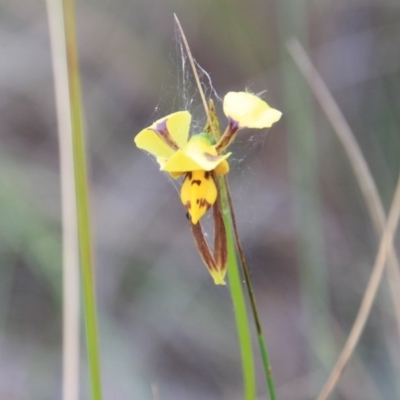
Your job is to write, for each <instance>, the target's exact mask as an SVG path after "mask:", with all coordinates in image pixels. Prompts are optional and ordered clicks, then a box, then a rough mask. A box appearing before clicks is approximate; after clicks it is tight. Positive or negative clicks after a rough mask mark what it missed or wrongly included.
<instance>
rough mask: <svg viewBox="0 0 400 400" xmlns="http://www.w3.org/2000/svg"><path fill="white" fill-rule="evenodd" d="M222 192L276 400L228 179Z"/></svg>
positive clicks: (264, 363)
mask: <svg viewBox="0 0 400 400" xmlns="http://www.w3.org/2000/svg"><path fill="white" fill-rule="evenodd" d="M221 182H222V180H221ZM220 191H222V192H224V195H226V197H227V200H228V206H229V213H230V219H231V224H232V229H233V233H234V236H235V242H236V249H237V251H238V254H239V259H240V265H241V267H242V271H243V275H244V279H245V282H246V288H247V293H248V295H249V299H250V305H251V311H252V313H253V319H254V323H255V326H256V332H257V339H258V345H259V348H260V353H261V361H262V364H263V367H264V373H265V378H266V380H267V385H268V390H269V396H270V398H271V400H276V390H275V384H274V378H273V374H272V367H271V362H270V359H269V355H268V349H267V345H266V341H265V338H264V333H263V330H262V325H261V322H260V317H259V314H258V308H257V303H256V298H255V295H254V290H253V285H252V283H251V278H250V273H249V268H248V266H247V261H246V257H245V255H244V251H243V247H242V243H241V241H240V237H239V232H238V229H237V225H236V217H235V211H234V208H233V204H232V199H231V194H230V190H229V183H228V178H226V177H225V179H224V180H223V184H222V185H220Z"/></svg>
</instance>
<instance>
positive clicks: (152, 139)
mask: <svg viewBox="0 0 400 400" xmlns="http://www.w3.org/2000/svg"><path fill="white" fill-rule="evenodd" d="M191 118H192V117H191V115H190V113H189V112H187V111H179V112H176V113H173V114H170V115H167V116H166V117H164V118H161V119H159V120H157V121H156V122H154V123H153V124H152V125H151V126H150V127H148V128H146V129H143V130H142V131H141V132H139V133H138V134H137V135H136V137H135V139H134V142H135V144H136V146H137V147H138V148H139V149H142V150H145V151H147V152H149V153H150V154H152V155H153V156H155V157H159V158H166V159H168V158H169V157H171V156H172V154H174V152H175V151H176V150H174V149H173V148H171V147H170V146H168V144H167V143H166V142H165V140H163V139H162V138H161V137H160V135H159V134H157V128H158V127H159V126H161V125H162V124H164V123H165V124H166V128H167V129H168V132H169V134H170V136H171V138H172V139H173V140H174V141H175V143H176V144H177V146H178V147H183V146H184V145H185V144H186V142H187V138H188V135H189V127H190V121H191Z"/></svg>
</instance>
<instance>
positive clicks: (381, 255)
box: [317, 175, 400, 400]
mask: <svg viewBox="0 0 400 400" xmlns="http://www.w3.org/2000/svg"><path fill="white" fill-rule="evenodd" d="M399 217H400V175H399V178H398V181H397V185H396V190H395V193H394V197H393V203H392V206H391V207H390V211H389V217H388V222H387V224H386V227H385V228H384V231H383V235H382V239H381V242H380V245H379V250H378V254H377V256H376V259H375V263H374V267H373V269H372V272H371V276H370V278H369V281H368V285H367V287H366V289H365V292H364V296H363V299H362V301H361V305H360V309H359V311H358V314H357V317H356V319H355V321H354V324H353V327H352V328H351V331H350V334H349V336H348V338H347V340H346V344H345V345H344V347H343V350H342V352H341V353H340V356H339V358H338V360H337V361H336V364H335V366H334V368H333V369H332V372H331V374H330V376H329V378H328V380H327V381H326V383H325V385H324V387H323V389H322V390H321V393H320V394H319V395H318V397H317V400H325V399H327V398H328V396H329V394H330V393H331V392H332V390H333V388H334V387H335V386H336V384H337V382H338V381H339V378H340V376H341V375H342V373H343V370H344V368H345V366H346V365H347V363H348V361H349V359H350V357H351V355H352V354H353V351H354V349H355V347H356V346H357V343H358V341H359V339H360V336H361V333H362V332H363V330H364V327H365V323H366V322H367V319H368V316H369V314H370V312H371V308H372V304H373V303H374V300H375V297H376V293H377V291H378V288H379V284H380V282H381V280H382V275H383V271H384V269H385V263H386V260H387V258H388V256H389V254H390V252H391V250H392V246H393V237H394V234H395V232H396V229H397V225H398V223H399Z"/></svg>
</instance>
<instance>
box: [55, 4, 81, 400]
mask: <svg viewBox="0 0 400 400" xmlns="http://www.w3.org/2000/svg"><path fill="white" fill-rule="evenodd" d="M47 15H48V21H49V31H50V42H51V56H52V64H53V73H54V84H55V85H54V86H55V97H56V109H57V121H58V136H59V149H60V150H59V151H60V179H61V208H62V242H63V244H62V247H63V400H77V399H78V397H79V314H80V312H79V311H80V310H79V309H80V304H79V297H80V296H79V286H80V280H79V252H78V232H77V229H78V228H77V214H76V203H75V202H76V193H75V182H74V174H73V170H74V159H73V149H72V124H71V107H70V101H69V87H68V67H67V57H66V52H65V36H64V18H63V9H62V3H61V0H47Z"/></svg>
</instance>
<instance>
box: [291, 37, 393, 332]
mask: <svg viewBox="0 0 400 400" xmlns="http://www.w3.org/2000/svg"><path fill="white" fill-rule="evenodd" d="M286 46H287V49H288V51H289V53H290V55H291V56H292V58H293V60H294V62H295V63H296V65H297V67H298V68H299V71H300V72H301V73H302V74H303V76H304V78H305V79H306V80H307V83H308V85H309V86H310V89H311V91H312V92H313V94H314V96H315V98H316V99H317V100H318V102H319V104H320V106H321V108H322V109H323V111H324V112H325V114H326V116H327V118H328V120H329V122H330V123H331V125H332V127H333V129H334V130H335V133H336V135H337V137H338V139H339V141H340V143H341V144H342V146H343V149H344V150H345V152H346V154H347V156H348V159H349V162H350V165H351V167H352V169H353V172H354V175H355V177H356V179H357V182H358V185H359V186H360V190H361V193H362V195H363V197H364V200H365V204H366V206H367V210H368V213H369V216H370V218H371V221H372V224H373V226H374V229H375V233H376V237H377V238H379V237H380V236H381V235H382V233H383V229H384V227H385V220H386V215H385V210H384V208H383V205H382V200H381V199H380V196H379V192H378V189H377V187H376V184H375V181H374V178H373V177H372V174H371V171H370V169H369V168H368V164H367V162H366V161H365V158H364V156H363V153H362V151H361V149H360V146H359V145H358V143H357V141H356V139H355V136H354V134H353V132H352V130H351V128H350V126H349V124H348V123H347V121H346V119H345V118H344V116H343V114H342V112H341V111H340V109H339V107H338V105H337V104H336V102H335V100H334V98H333V96H332V94H331V93H330V92H329V90H328V88H327V86H326V85H325V83H324V81H323V80H322V78H321V76H320V75H319V73H318V71H317V70H316V68H315V67H314V66H313V64H312V63H311V60H310V59H309V57H308V56H307V53H306V52H305V51H304V49H303V47H302V46H301V44H300V43H299V41H298V40H296V39H291V40H289V41H288V42H287V44H286ZM386 271H387V281H388V284H389V288H390V295H391V299H392V303H393V306H394V311H395V317H396V322H397V333H398V335H399V337H400V268H399V259H398V256H397V254H396V251H395V249H392V252H391V253H390V257H389V268H388V269H387V270H386Z"/></svg>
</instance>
